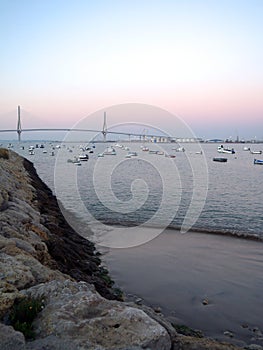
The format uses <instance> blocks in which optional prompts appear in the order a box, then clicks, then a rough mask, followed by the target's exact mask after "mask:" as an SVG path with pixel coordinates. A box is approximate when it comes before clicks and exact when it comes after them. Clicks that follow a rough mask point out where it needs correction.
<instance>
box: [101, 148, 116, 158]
mask: <svg viewBox="0 0 263 350" xmlns="http://www.w3.org/2000/svg"><path fill="white" fill-rule="evenodd" d="M103 154H104V156H116V151H115V149H114V148H113V147H108V148H106V150H105V151H104V152H103Z"/></svg>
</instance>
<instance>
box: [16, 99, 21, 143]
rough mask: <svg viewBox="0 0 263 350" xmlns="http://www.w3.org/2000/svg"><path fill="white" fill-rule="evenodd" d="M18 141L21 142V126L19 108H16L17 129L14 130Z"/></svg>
mask: <svg viewBox="0 0 263 350" xmlns="http://www.w3.org/2000/svg"><path fill="white" fill-rule="evenodd" d="M16 132H17V136H18V141H19V142H20V141H21V133H22V126H21V114H20V106H18V107H17V128H16Z"/></svg>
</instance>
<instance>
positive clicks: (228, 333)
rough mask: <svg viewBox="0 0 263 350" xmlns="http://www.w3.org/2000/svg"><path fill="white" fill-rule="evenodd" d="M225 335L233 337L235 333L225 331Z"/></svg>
mask: <svg viewBox="0 0 263 350" xmlns="http://www.w3.org/2000/svg"><path fill="white" fill-rule="evenodd" d="M224 335H225V336H227V337H229V338H233V336H234V334H233V333H232V332H230V331H225V332H224Z"/></svg>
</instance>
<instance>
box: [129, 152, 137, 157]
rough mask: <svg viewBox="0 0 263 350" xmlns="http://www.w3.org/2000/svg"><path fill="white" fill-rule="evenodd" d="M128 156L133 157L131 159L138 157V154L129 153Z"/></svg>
mask: <svg viewBox="0 0 263 350" xmlns="http://www.w3.org/2000/svg"><path fill="white" fill-rule="evenodd" d="M128 155H129V156H131V157H137V156H138V154H137V152H129V153H128Z"/></svg>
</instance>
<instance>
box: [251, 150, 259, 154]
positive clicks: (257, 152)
mask: <svg viewBox="0 0 263 350" xmlns="http://www.w3.org/2000/svg"><path fill="white" fill-rule="evenodd" d="M250 153H251V154H262V151H251V150H250Z"/></svg>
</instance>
